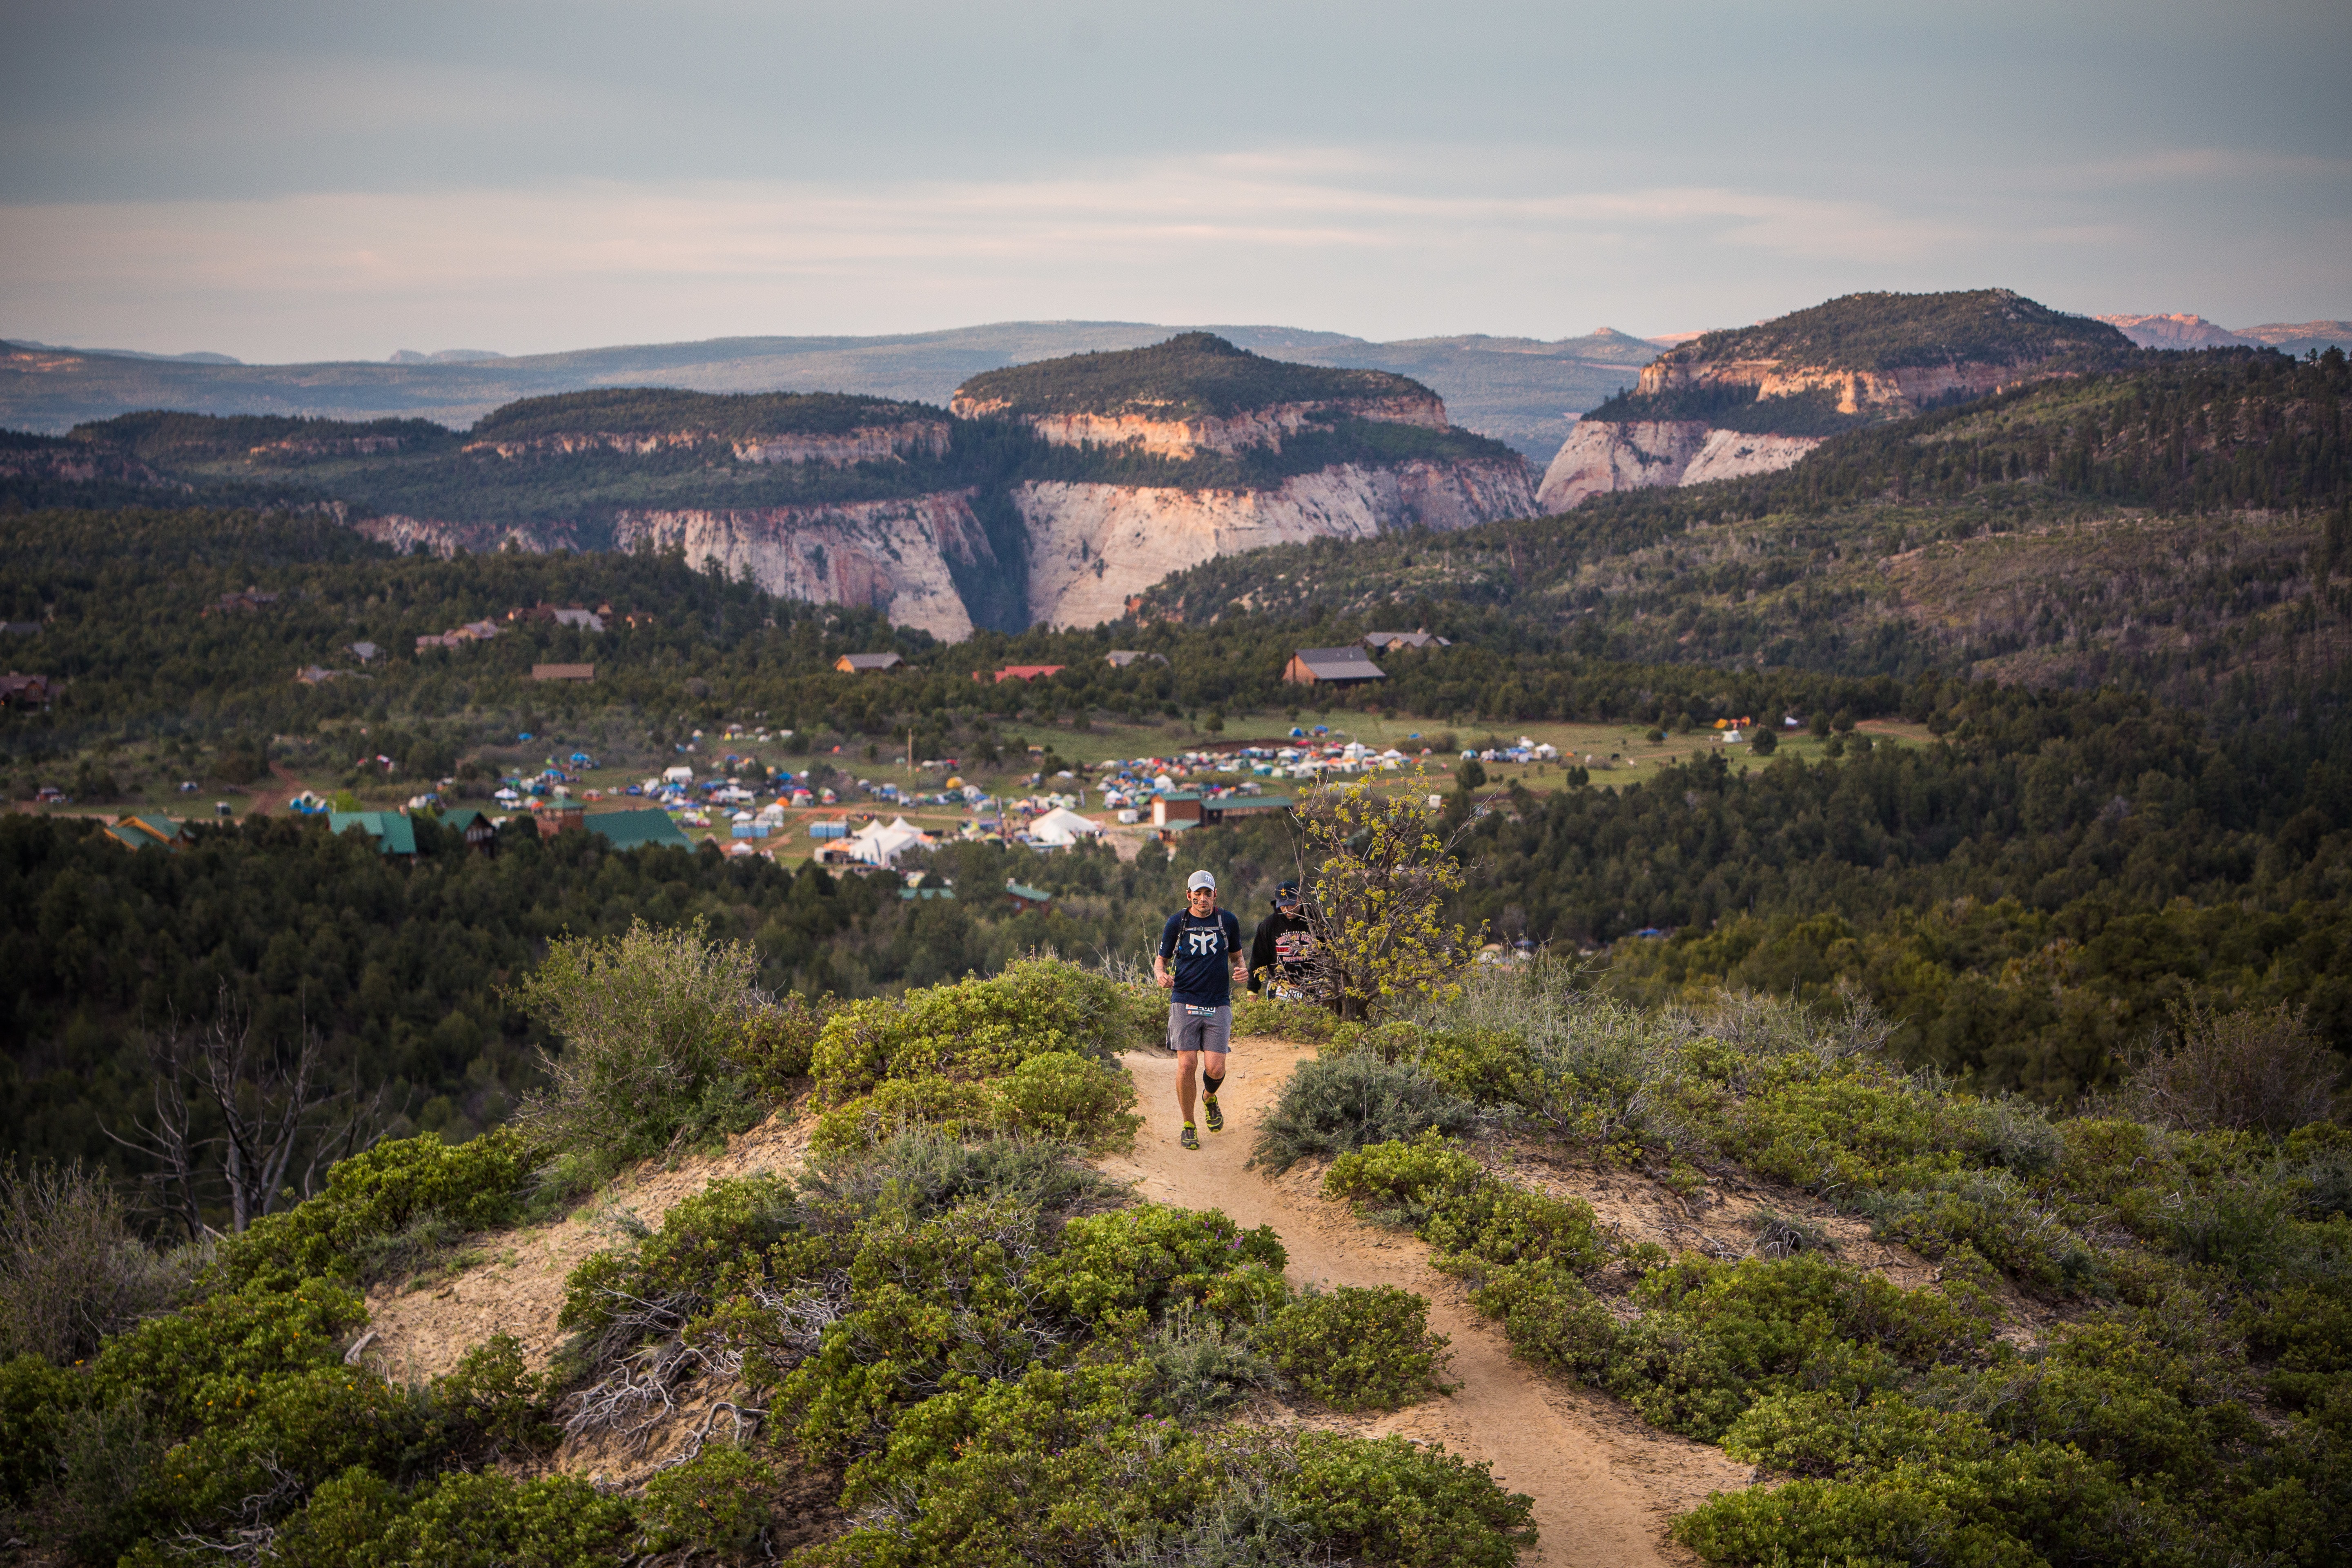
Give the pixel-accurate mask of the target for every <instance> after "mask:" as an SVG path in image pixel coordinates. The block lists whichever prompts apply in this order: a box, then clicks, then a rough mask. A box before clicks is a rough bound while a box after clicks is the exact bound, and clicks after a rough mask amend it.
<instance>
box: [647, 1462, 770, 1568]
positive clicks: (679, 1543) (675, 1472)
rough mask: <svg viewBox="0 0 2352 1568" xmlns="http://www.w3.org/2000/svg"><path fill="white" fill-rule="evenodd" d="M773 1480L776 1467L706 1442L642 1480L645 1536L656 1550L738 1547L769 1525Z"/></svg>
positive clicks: (722, 1552) (732, 1549) (735, 1549)
mask: <svg viewBox="0 0 2352 1568" xmlns="http://www.w3.org/2000/svg"><path fill="white" fill-rule="evenodd" d="M775 1485H776V1477H775V1473H774V1472H773V1471H772V1470H771V1469H770V1468H768V1467H767V1466H765V1465H763V1464H761V1462H760V1461H759V1460H757V1459H755V1458H752V1457H751V1455H749V1454H747V1453H745V1452H744V1451H743V1450H742V1449H740V1448H736V1447H708V1448H705V1449H703V1451H702V1452H701V1453H700V1454H698V1455H697V1456H696V1457H695V1458H691V1459H688V1461H687V1462H686V1463H685V1464H683V1465H674V1466H672V1467H671V1468H668V1469H666V1470H662V1471H659V1472H657V1473H656V1475H655V1476H654V1478H653V1479H651V1480H649V1481H647V1482H646V1489H645V1495H644V1497H643V1499H642V1500H640V1501H639V1502H638V1504H637V1513H638V1517H639V1518H640V1520H642V1521H643V1523H644V1529H645V1535H646V1544H647V1545H648V1546H649V1547H651V1549H652V1550H654V1551H656V1552H675V1551H677V1549H678V1548H680V1547H685V1548H687V1549H688V1550H689V1551H697V1552H718V1553H719V1554H720V1555H721V1556H722V1557H724V1556H731V1555H733V1554H734V1553H736V1552H742V1551H744V1550H746V1549H747V1548H749V1547H750V1546H751V1544H752V1542H756V1541H757V1540H759V1538H760V1534H761V1531H764V1530H766V1529H767V1528H768V1521H769V1520H770V1519H771V1518H772V1513H773V1509H772V1502H771V1498H772V1494H773V1492H774V1490H775Z"/></svg>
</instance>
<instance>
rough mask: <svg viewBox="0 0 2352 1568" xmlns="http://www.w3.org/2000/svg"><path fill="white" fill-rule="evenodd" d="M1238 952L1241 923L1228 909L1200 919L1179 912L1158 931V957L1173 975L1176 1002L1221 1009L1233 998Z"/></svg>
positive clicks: (1240, 943)
mask: <svg viewBox="0 0 2352 1568" xmlns="http://www.w3.org/2000/svg"><path fill="white" fill-rule="evenodd" d="M1241 950H1242V922H1241V921H1238V920H1235V919H1234V914H1233V911H1232V910H1218V911H1217V912H1216V913H1215V914H1213V915H1210V916H1208V917H1207V918H1206V919H1203V918H1202V917H1200V916H1198V915H1195V914H1194V913H1193V912H1192V910H1177V911H1176V912H1175V913H1174V914H1172V915H1170V916H1169V917H1168V923H1167V924H1166V925H1164V926H1162V927H1161V928H1160V957H1161V958H1164V959H1166V960H1167V961H1168V967H1169V968H1170V969H1171V970H1173V971H1175V973H1176V1000H1177V1001H1178V1002H1181V1003H1184V1004H1186V1005H1191V1006H1194V1007H1223V1006H1228V1005H1231V1004H1232V1002H1233V999H1234V954H1235V953H1236V952H1240V951H1241Z"/></svg>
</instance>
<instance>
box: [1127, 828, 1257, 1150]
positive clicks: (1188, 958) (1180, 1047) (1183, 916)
mask: <svg viewBox="0 0 2352 1568" xmlns="http://www.w3.org/2000/svg"><path fill="white" fill-rule="evenodd" d="M1171 961H1172V962H1173V963H1174V965H1175V967H1174V968H1173V969H1171V968H1170V967H1169V965H1170V963H1171ZM1151 977H1152V978H1153V979H1154V980H1157V981H1158V982H1159V983H1160V985H1161V986H1162V987H1163V988H1165V989H1167V990H1169V991H1171V992H1173V993H1174V995H1173V996H1172V997H1171V999H1170V1002H1169V1006H1168V1048H1169V1049H1170V1050H1171V1051H1174V1052H1175V1053H1176V1103H1177V1104H1178V1105H1179V1106H1181V1107H1182V1108H1183V1111H1184V1131H1183V1134H1182V1136H1181V1137H1180V1138H1179V1139H1178V1140H1177V1142H1181V1143H1182V1144H1183V1145H1184V1147H1185V1148H1187V1149H1198V1148H1199V1147H1200V1146H1201V1135H1200V1133H1199V1132H1198V1131H1195V1130H1194V1129H1193V1126H1192V1071H1193V1068H1195V1067H1196V1066H1197V1067H1198V1068H1200V1070H1201V1087H1202V1089H1203V1090H1204V1091H1205V1093H1204V1098H1205V1099H1206V1100H1207V1101H1208V1121H1209V1131H1212V1132H1223V1131H1224V1130H1225V1113H1224V1112H1223V1111H1222V1110H1218V1109H1217V1090H1218V1089H1221V1088H1223V1085H1224V1081H1225V1058H1226V1056H1227V1054H1228V1053H1229V1052H1231V1051H1232V1049H1233V1036H1234V1008H1233V998H1234V991H1233V988H1234V982H1236V981H1238V982H1241V983H1242V984H1248V982H1249V971H1248V970H1247V969H1246V968H1244V967H1243V960H1242V922H1241V921H1237V920H1235V919H1234V917H1233V915H1232V914H1231V913H1230V912H1228V911H1226V910H1220V909H1219V908H1217V879H1215V878H1214V877H1213V876H1211V875H1209V873H1208V872H1206V871H1195V872H1193V873H1192V876H1190V877H1188V878H1186V879H1185V880H1184V907H1183V908H1182V909H1181V910H1178V911H1177V912H1176V913H1174V914H1172V915H1170V916H1169V917H1168V923H1167V924H1166V925H1164V926H1162V927H1161V928H1160V951H1159V952H1157V953H1155V954H1153V955H1152V960H1151ZM1210 1058H1215V1065H1214V1070H1211V1062H1210Z"/></svg>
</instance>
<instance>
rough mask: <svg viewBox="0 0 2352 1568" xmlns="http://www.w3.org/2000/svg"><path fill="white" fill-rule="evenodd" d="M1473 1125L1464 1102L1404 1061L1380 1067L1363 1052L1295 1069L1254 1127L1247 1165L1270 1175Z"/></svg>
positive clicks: (1472, 1115)
mask: <svg viewBox="0 0 2352 1568" xmlns="http://www.w3.org/2000/svg"><path fill="white" fill-rule="evenodd" d="M1475 1119H1476V1110H1475V1108H1474V1107H1473V1106H1472V1105H1471V1104H1470V1102H1469V1101H1467V1100H1463V1099H1460V1098H1458V1097H1457V1096H1455V1095H1453V1094H1451V1093H1448V1092H1447V1091H1446V1089H1445V1087H1444V1085H1443V1084H1441V1083H1439V1082H1438V1081H1437V1079H1434V1078H1433V1077H1432V1076H1430V1074H1429V1073H1427V1072H1426V1071H1424V1070H1423V1068H1420V1067H1418V1066H1415V1065H1414V1064H1412V1063H1411V1062H1403V1061H1395V1062H1392V1061H1388V1060H1385V1059H1383V1058H1381V1057H1380V1056H1379V1055H1377V1054H1376V1053H1373V1052H1369V1051H1367V1052H1357V1053H1351V1054H1349V1055H1343V1056H1340V1057H1337V1058H1332V1059H1329V1060H1317V1061H1311V1062H1302V1063H1300V1064H1299V1067H1298V1069H1297V1071H1296V1072H1294V1073H1292V1074H1291V1075H1290V1079H1289V1081H1288V1082H1286V1083H1285V1084H1284V1085H1283V1086H1282V1097H1281V1099H1280V1100H1277V1101H1276V1103H1275V1106H1274V1109H1273V1110H1269V1111H1268V1112H1267V1113H1266V1115H1265V1120H1264V1121H1261V1122H1260V1123H1259V1124H1258V1135H1257V1142H1256V1145H1255V1148H1254V1149H1253V1151H1252V1152H1251V1155H1250V1163H1252V1164H1253V1165H1261V1166H1264V1167H1265V1168H1266V1169H1268V1170H1270V1171H1273V1172H1275V1173H1277V1174H1278V1173H1281V1172H1284V1171H1286V1170H1288V1169H1289V1168H1290V1167H1291V1166H1293V1165H1295V1164H1297V1163H1298V1162H1299V1161H1301V1160H1314V1159H1322V1158H1326V1157H1328V1156H1331V1155H1335V1154H1344V1153H1347V1152H1349V1151H1350V1150H1354V1149H1360V1148H1362V1147H1364V1145H1366V1144H1368V1143H1386V1142H1391V1141H1394V1140H1397V1139H1405V1138H1412V1137H1413V1136H1415V1135H1416V1134H1418V1133H1421V1132H1423V1131H1427V1130H1429V1129H1435V1130H1436V1131H1440V1132H1444V1133H1449V1134H1451V1133H1458V1132H1461V1131H1465V1130H1466V1129H1467V1128H1468V1127H1469V1126H1470V1125H1471V1124H1472V1122H1473V1121H1475Z"/></svg>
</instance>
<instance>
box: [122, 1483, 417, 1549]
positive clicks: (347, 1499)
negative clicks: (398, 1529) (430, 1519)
mask: <svg viewBox="0 0 2352 1568" xmlns="http://www.w3.org/2000/svg"><path fill="white" fill-rule="evenodd" d="M405 1504H406V1500H405V1499H404V1498H403V1497H402V1496H401V1494H400V1489H398V1488H397V1487H395V1486H394V1485H393V1484H392V1483H391V1482H390V1481H388V1480H385V1479H383V1477H382V1476H379V1475H377V1474H376V1473H375V1472H374V1471H373V1470H371V1469H369V1468H366V1467H365V1466H363V1465H354V1466H352V1468H350V1469H348V1470H345V1471H344V1472H343V1473H342V1474H341V1475H340V1476H337V1477H335V1478H333V1479H331V1480H327V1481H323V1482H321V1483H320V1485H319V1486H318V1487H317V1488H316V1489H313V1490H312V1491H311V1493H310V1501H308V1502H307V1503H305V1504H304V1505H303V1506H302V1508H301V1510H299V1512H297V1513H295V1514H294V1515H293V1516H292V1517H290V1518H289V1519H288V1520H287V1521H286V1522H285V1523H284V1524H282V1525H281V1526H279V1527H278V1536H277V1539H276V1540H275V1541H274V1542H271V1551H272V1552H273V1554H274V1555H275V1557H276V1560H277V1561H278V1563H284V1564H285V1565H286V1568H358V1565H360V1564H362V1563H373V1562H378V1561H381V1559H380V1558H378V1557H377V1556H376V1550H377V1547H378V1545H379V1544H380V1543H381V1542H383V1539H384V1537H385V1536H386V1535H387V1534H389V1533H390V1531H391V1529H392V1521H394V1519H395V1518H396V1517H398V1515H399V1513H400V1511H401V1510H402V1508H403V1507H404V1506H405ZM153 1560H154V1561H158V1562H160V1561H162V1560H163V1559H162V1557H161V1554H160V1553H157V1554H156V1555H155V1558H154V1559H153Z"/></svg>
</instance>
